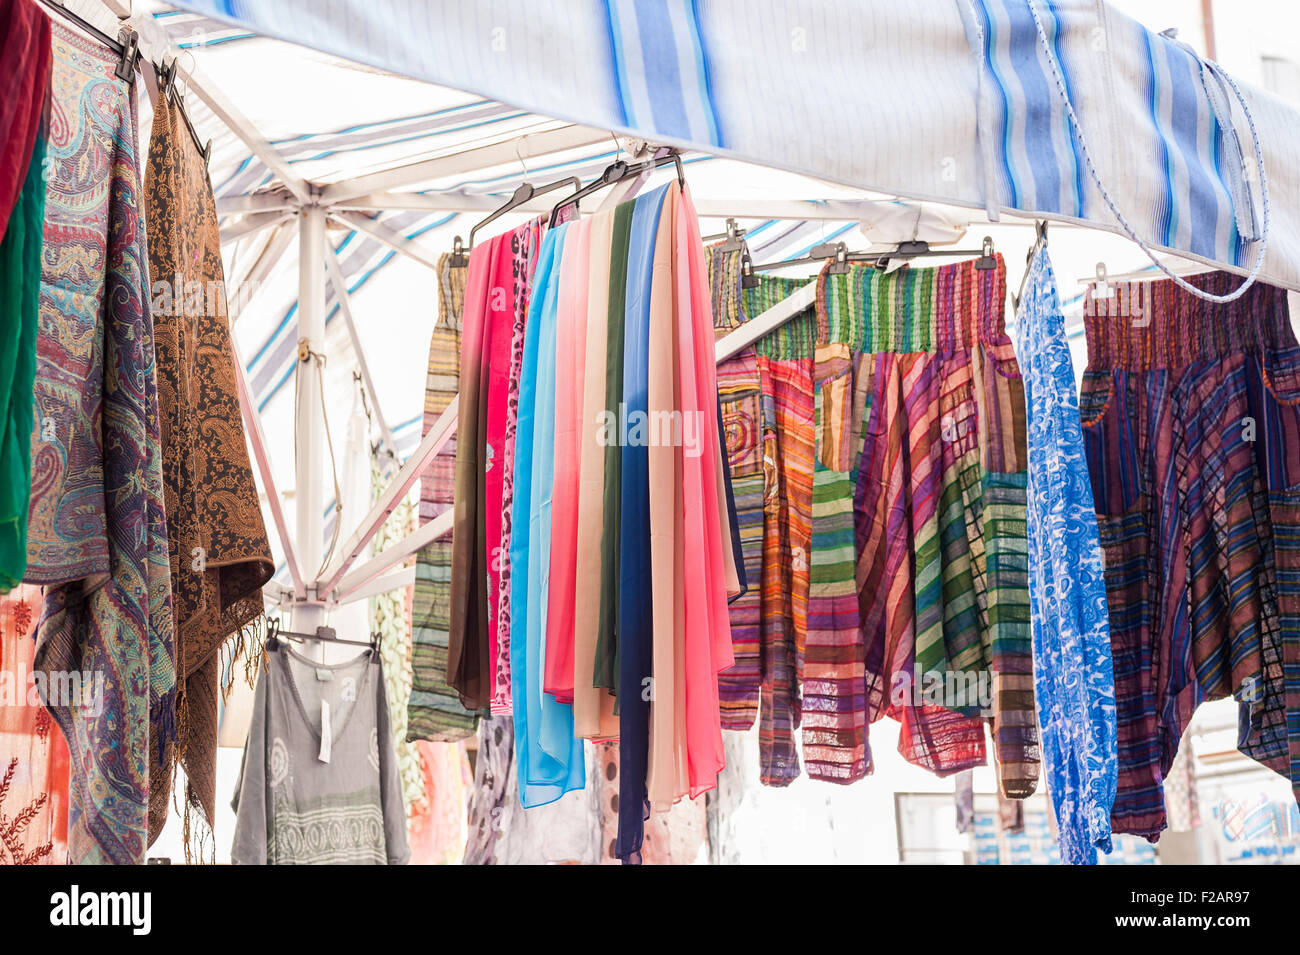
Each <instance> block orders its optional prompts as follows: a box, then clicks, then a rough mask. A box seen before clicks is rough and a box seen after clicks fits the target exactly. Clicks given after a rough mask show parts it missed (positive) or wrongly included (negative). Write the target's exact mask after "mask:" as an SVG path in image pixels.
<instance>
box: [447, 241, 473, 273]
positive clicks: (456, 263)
mask: <svg viewBox="0 0 1300 955" xmlns="http://www.w3.org/2000/svg"><path fill="white" fill-rule="evenodd" d="M447 265H448V266H450V267H451V268H453V269H463V268H465V267H466V266H468V265H469V257H468V256H467V255H466V254H465V243H464V241H463V240H462V239H461V237H460V236H456V238H455V239H453V240H452V243H451V255H450V256H449V257H448V259H447Z"/></svg>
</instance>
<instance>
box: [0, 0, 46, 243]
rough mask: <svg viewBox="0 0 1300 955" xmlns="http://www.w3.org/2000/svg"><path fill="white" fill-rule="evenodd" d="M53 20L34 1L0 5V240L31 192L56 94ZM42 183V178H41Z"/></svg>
mask: <svg viewBox="0 0 1300 955" xmlns="http://www.w3.org/2000/svg"><path fill="white" fill-rule="evenodd" d="M50 61H51V50H50V20H49V17H47V16H46V15H45V13H44V12H43V11H42V10H41V9H40V8H39V7H38V6H37V5H36V4H35V3H33V2H31V0H0V66H3V69H0V144H3V145H2V146H0V237H2V236H4V235H5V232H6V231H7V229H8V224H9V216H10V215H11V214H12V213H13V211H14V209H15V208H16V207H17V205H18V202H19V195H20V194H21V193H22V192H23V191H24V190H25V189H26V188H27V183H28V182H29V171H30V169H31V165H32V164H33V160H34V164H35V166H36V168H37V170H43V169H44V166H43V164H42V162H41V160H42V158H43V157H39V156H38V157H33V155H32V150H33V149H34V148H35V146H36V140H37V139H38V138H39V136H38V134H39V131H40V128H41V119H42V116H43V114H44V112H45V103H46V99H47V95H48V93H49V88H50ZM37 181H38V182H39V181H41V180H40V178H39V172H38V175H37Z"/></svg>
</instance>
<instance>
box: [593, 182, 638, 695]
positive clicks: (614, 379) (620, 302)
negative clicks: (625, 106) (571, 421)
mask: <svg viewBox="0 0 1300 955" xmlns="http://www.w3.org/2000/svg"><path fill="white" fill-rule="evenodd" d="M635 208H636V203H635V202H620V203H619V204H618V205H617V206H615V207H614V226H613V234H612V236H611V238H610V244H609V252H610V257H609V295H608V296H607V302H608V305H609V316H608V318H609V325H608V332H607V334H606V338H605V407H604V409H603V410H604V420H606V421H610V420H613V421H619V420H621V417H620V403H621V402H622V401H623V366H624V357H625V356H624V345H625V339H626V329H625V327H624V326H625V324H626V315H625V313H626V306H627V276H628V248H629V242H630V236H631V232H632V212H633V210H634V209H635ZM622 469H623V454H622V448H621V447H620V445H619V442H616V441H610V442H607V443H606V445H605V490H604V502H603V507H602V518H603V519H602V521H601V538H600V609H599V612H598V616H597V628H596V658H595V671H594V674H593V676H592V682H593V684H594V685H595V686H596V687H599V688H600V689H604V690H608V691H609V692H610V694H612V695H613V696H615V697H617V696H618V692H619V679H618V673H619V659H618V654H619V639H618V585H619V565H618V562H619V534H620V531H621V528H622V502H621V497H620V495H621V492H622V488H623V474H622Z"/></svg>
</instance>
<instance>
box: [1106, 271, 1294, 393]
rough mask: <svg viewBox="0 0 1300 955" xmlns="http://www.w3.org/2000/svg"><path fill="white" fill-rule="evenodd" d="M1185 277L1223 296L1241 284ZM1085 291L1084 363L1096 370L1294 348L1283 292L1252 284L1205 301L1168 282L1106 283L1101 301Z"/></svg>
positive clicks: (1214, 276) (1220, 275)
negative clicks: (1234, 294)
mask: <svg viewBox="0 0 1300 955" xmlns="http://www.w3.org/2000/svg"><path fill="white" fill-rule="evenodd" d="M1187 281H1188V282H1190V283H1191V284H1192V285H1195V286H1196V287H1197V288H1200V289H1204V290H1205V291H1207V292H1210V293H1212V294H1214V295H1225V294H1227V293H1228V292H1231V291H1232V290H1233V289H1235V288H1237V286H1239V285H1240V284H1241V283H1242V282H1244V281H1245V279H1243V278H1242V277H1241V276H1239V275H1233V274H1231V273H1230V272H1206V273H1204V274H1201V275H1193V276H1189V277H1188V278H1187ZM1094 292H1095V287H1093V286H1090V287H1089V288H1088V290H1087V291H1086V292H1085V293H1084V301H1083V325H1084V330H1085V332H1086V333H1087V336H1088V367H1089V368H1090V369H1095V370H1104V369H1130V370H1141V369H1147V368H1181V367H1183V366H1184V365H1188V364H1191V363H1192V362H1195V361H1204V360H1207V359H1216V358H1226V357H1227V356H1229V355H1239V354H1243V353H1251V352H1255V353H1258V352H1264V351H1273V350H1276V349H1279V348H1288V347H1294V346H1295V344H1296V339H1295V333H1294V332H1293V331H1292V330H1291V319H1290V314H1289V311H1288V309H1287V299H1286V290H1285V289H1280V288H1277V287H1276V286H1272V285H1264V284H1263V283H1261V282H1256V283H1255V284H1254V285H1252V286H1251V287H1250V288H1249V289H1247V290H1246V293H1245V294H1244V295H1242V296H1241V298H1239V299H1237V300H1235V301H1232V302H1227V303H1219V302H1207V301H1205V300H1204V299H1201V298H1197V297H1196V296H1195V295H1193V294H1192V293H1191V292H1188V291H1185V290H1184V289H1181V288H1179V287H1178V285H1176V284H1175V283H1174V282H1173V281H1172V280H1171V279H1160V280H1159V281H1153V282H1118V283H1112V284H1111V294H1110V296H1108V297H1106V298H1099V297H1097V296H1096V295H1095V294H1094Z"/></svg>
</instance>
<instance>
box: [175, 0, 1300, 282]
mask: <svg viewBox="0 0 1300 955" xmlns="http://www.w3.org/2000/svg"><path fill="white" fill-rule="evenodd" d="M177 5H178V6H180V7H181V8H183V9H186V10H191V11H195V12H200V13H203V14H206V15H209V16H212V17H215V18H217V19H220V20H222V21H224V22H233V23H235V24H238V25H239V26H241V27H245V28H248V29H250V30H255V31H257V32H258V33H261V34H264V35H267V36H273V37H278V38H280V39H285V40H288V41H290V42H293V43H297V44H302V45H306V46H310V47H314V48H315V49H319V50H324V51H326V52H328V53H332V54H335V55H338V56H343V57H347V58H349V59H352V60H355V61H358V62H361V63H366V64H370V65H373V66H378V67H381V68H384V69H388V70H391V71H394V72H397V73H400V74H403V75H407V76H412V77H415V78H417V79H421V80H426V81H429V82H433V83H437V84H439V85H442V86H446V87H450V88H453V89H463V90H473V91H475V93H476V94H478V95H481V96H483V97H486V98H489V99H491V100H495V101H497V102H500V103H507V104H511V105H514V106H517V107H519V108H520V109H521V110H525V111H531V112H534V113H538V114H540V115H543V116H552V117H555V118H556V119H560V120H564V121H567V122H575V123H578V124H580V125H583V126H586V127H588V128H594V129H610V130H615V131H617V132H619V133H622V134H628V135H632V136H634V137H636V138H640V139H644V140H646V141H648V142H670V143H675V144H677V145H681V146H684V147H686V148H695V149H701V150H704V151H714V152H716V151H717V150H718V148H719V147H724V148H725V150H726V152H727V155H728V156H729V157H732V158H735V159H738V160H741V161H745V162H756V163H761V164H765V165H768V166H771V167H774V168H777V169H783V170H789V171H791V172H795V173H800V174H804V175H809V176H814V177H818V178H821V179H824V180H828V181H831V182H838V183H844V184H846V185H848V186H850V187H855V188H859V189H870V190H874V191H880V192H885V193H888V194H893V195H901V196H919V197H925V198H927V199H934V200H939V201H947V202H951V203H953V204H957V205H963V206H974V207H977V208H983V207H987V206H989V205H996V206H1004V207H1009V206H1014V207H1015V208H1016V209H1017V210H1018V211H1020V212H1022V213H1024V214H1027V215H1033V214H1042V213H1044V212H1047V213H1050V214H1053V215H1063V216H1069V217H1083V218H1085V219H1089V220H1090V221H1091V223H1092V224H1095V225H1097V226H1098V227H1100V228H1104V229H1108V230H1111V231H1116V232H1117V231H1119V229H1118V228H1117V226H1116V223H1115V221H1114V218H1113V216H1112V215H1111V213H1110V211H1109V209H1108V208H1106V206H1105V204H1104V203H1102V202H1100V201H1099V200H1098V196H1097V194H1096V190H1095V188H1094V187H1093V186H1092V184H1091V182H1090V178H1089V176H1088V174H1087V172H1086V171H1085V170H1084V169H1082V165H1083V164H1082V154H1081V148H1080V147H1079V144H1078V143H1076V142H1075V139H1074V135H1073V131H1072V130H1071V129H1069V128H1067V126H1066V117H1065V114H1064V108H1063V103H1062V101H1061V99H1060V96H1059V92H1058V89H1057V87H1056V80H1055V77H1054V74H1053V73H1052V71H1051V70H1050V66H1049V65H1050V63H1051V62H1052V61H1055V62H1057V63H1059V65H1060V68H1061V70H1062V72H1063V74H1064V83H1065V85H1066V87H1067V95H1068V96H1069V98H1070V100H1071V102H1072V104H1073V107H1074V110H1075V112H1076V114H1077V116H1078V119H1079V123H1080V126H1081V128H1082V130H1083V131H1084V133H1085V134H1086V135H1087V137H1088V139H1089V151H1090V154H1091V155H1092V157H1093V161H1094V163H1095V164H1096V166H1097V169H1098V174H1099V176H1100V178H1101V179H1102V180H1103V181H1104V182H1105V183H1106V185H1107V188H1108V189H1109V190H1110V192H1111V193H1112V195H1113V197H1114V200H1115V202H1116V204H1117V205H1118V207H1119V208H1120V209H1122V210H1123V211H1124V214H1125V217H1126V219H1127V220H1128V221H1130V222H1131V223H1132V224H1133V226H1134V228H1135V230H1136V231H1137V233H1138V234H1140V235H1141V236H1142V237H1144V238H1145V239H1147V240H1151V241H1154V242H1157V243H1164V242H1166V241H1168V242H1169V243H1170V244H1176V245H1177V246H1178V249H1179V250H1181V251H1185V252H1190V251H1193V246H1194V247H1195V248H1197V249H1200V248H1207V247H1210V246H1211V245H1212V246H1213V249H1214V257H1215V258H1216V259H1217V260H1219V261H1221V262H1224V263H1226V264H1234V265H1241V264H1244V263H1245V262H1246V261H1248V260H1249V257H1250V255H1251V254H1252V253H1253V252H1254V245H1253V243H1247V242H1240V241H1234V239H1233V236H1232V230H1231V227H1230V224H1229V222H1230V219H1231V218H1232V216H1231V215H1230V213H1235V212H1238V211H1242V209H1241V208H1240V207H1244V206H1249V205H1250V202H1249V200H1247V199H1246V198H1245V195H1244V193H1242V194H1240V195H1237V196H1235V197H1234V199H1233V200H1232V201H1231V202H1229V201H1227V199H1226V194H1227V193H1229V192H1231V191H1232V189H1231V186H1230V181H1229V177H1231V176H1232V175H1233V173H1232V171H1233V170H1234V169H1239V168H1240V159H1239V156H1238V155H1237V153H1236V150H1235V148H1234V149H1232V150H1229V149H1228V144H1227V140H1228V131H1227V130H1226V129H1220V128H1219V127H1218V125H1217V123H1216V122H1215V120H1214V114H1213V112H1212V111H1211V109H1210V103H1211V99H1210V97H1211V95H1215V96H1216V98H1219V99H1226V97H1225V96H1224V94H1223V93H1222V91H1221V90H1219V89H1218V85H1217V82H1216V81H1215V80H1213V79H1211V80H1210V82H1209V84H1208V85H1207V83H1206V82H1205V80H1204V78H1203V76H1202V75H1201V71H1200V64H1198V63H1196V62H1195V61H1194V60H1193V59H1192V57H1191V56H1190V55H1189V53H1188V51H1187V49H1186V48H1185V47H1184V46H1183V45H1182V44H1180V43H1179V42H1178V41H1177V40H1175V39H1171V38H1167V37H1163V36H1160V35H1157V34H1156V33H1154V32H1152V31H1150V30H1148V29H1146V28H1144V27H1143V26H1142V25H1140V24H1139V23H1137V22H1136V21H1135V20H1133V19H1131V18H1129V17H1127V16H1125V15H1124V14H1122V13H1120V12H1119V11H1117V10H1115V9H1113V8H1111V7H1110V6H1109V5H1107V4H1105V3H1097V2H1084V0H1035V8H1036V9H1037V10H1038V11H1039V12H1040V14H1041V18H1042V21H1043V27H1044V30H1045V33H1046V34H1047V47H1048V48H1049V49H1050V51H1051V58H1050V59H1049V56H1048V53H1047V51H1046V50H1045V49H1044V47H1043V45H1042V44H1041V43H1040V40H1039V37H1038V32H1037V30H1036V29H1035V28H1034V25H1033V23H1032V18H1031V16H1030V9H1029V6H1028V4H1027V3H1026V2H1025V0H962V2H957V3H938V2H935V3H912V4H901V3H897V2H895V0H824V2H821V3H817V4H810V3H803V4H789V3H777V2H766V3H756V2H754V0H668V2H663V3H654V2H652V0H588V2H582V3H577V4H575V0H563V2H561V0H535V2H533V3H529V4H526V5H524V4H517V3H510V2H507V0H484V2H482V3H476V4H465V3H459V2H455V0H385V2H384V3H380V4H372V5H370V6H364V5H359V4H357V3H354V2H351V0H310V2H309V0H279V2H277V3H276V4H274V5H273V6H272V5H268V4H257V3H237V4H236V3H230V2H227V0H177ZM977 32H978V33H980V34H983V35H985V36H986V37H987V40H988V43H987V52H986V54H985V56H984V58H983V61H981V60H979V59H977V51H979V50H980V47H979V46H977V44H976V42H975V37H976V34H977ZM556 37H563V43H562V44H561V46H562V48H563V55H561V56H556V55H555V52H556V45H555V38H556ZM864 49H870V50H871V55H870V56H863V55H862V51H863V50H864ZM503 50H508V53H504V54H503V52H502V51H503ZM1245 94H1246V96H1247V97H1248V99H1249V102H1250V105H1251V109H1252V112H1253V114H1254V116H1255V120H1256V124H1257V127H1258V129H1259V133H1260V141H1261V144H1262V147H1263V151H1264V165H1265V167H1266V168H1267V170H1268V173H1269V177H1270V179H1271V180H1272V182H1273V183H1274V190H1275V191H1274V195H1292V194H1294V193H1295V192H1296V185H1295V182H1294V180H1295V177H1296V173H1295V170H1294V169H1293V168H1292V165H1293V164H1292V163H1291V162H1290V158H1291V157H1292V156H1294V155H1295V154H1296V152H1297V150H1298V148H1300V112H1298V111H1297V109H1296V107H1295V105H1294V104H1291V103H1286V102H1283V101H1282V100H1281V99H1279V98H1277V97H1270V96H1266V95H1261V94H1260V93H1258V92H1257V91H1254V90H1251V89H1246V91H1245ZM977 97H978V100H977ZM977 101H978V102H979V105H980V109H979V110H978V111H977V110H975V109H972V108H971V106H972V104H973V103H976V102H977ZM756 103H758V104H762V108H759V109H755V108H754V104H756ZM846 116H848V117H852V118H853V120H852V121H851V122H845V117H846ZM792 122H793V125H792ZM1236 125H1242V123H1241V122H1240V118H1239V117H1238V118H1237V122H1236ZM981 136H982V137H983V139H981ZM881 143H888V144H889V147H888V148H885V149H882V148H880V144H881ZM1245 145H1246V152H1248V153H1249V152H1251V149H1250V144H1249V142H1247V143H1246V144H1245ZM1135 159H1136V160H1138V161H1134V160H1135ZM981 168H983V170H984V171H985V173H986V174H981ZM986 193H992V194H991V195H986ZM1292 205H1294V204H1293V203H1282V202H1279V203H1275V207H1274V216H1273V223H1272V238H1271V239H1270V247H1272V248H1273V249H1274V250H1275V251H1276V252H1277V255H1276V256H1270V257H1269V263H1268V265H1267V266H1266V268H1265V271H1264V278H1265V280H1266V281H1272V282H1277V283H1281V284H1290V283H1293V282H1295V281H1296V277H1297V274H1298V272H1297V264H1296V263H1297V262H1300V255H1297V249H1300V236H1298V234H1297V233H1298V229H1297V217H1296V216H1297V214H1296V211H1295V210H1294V209H1292V208H1290V207H1291V206H1292ZM1234 206H1235V207H1238V208H1234Z"/></svg>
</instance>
